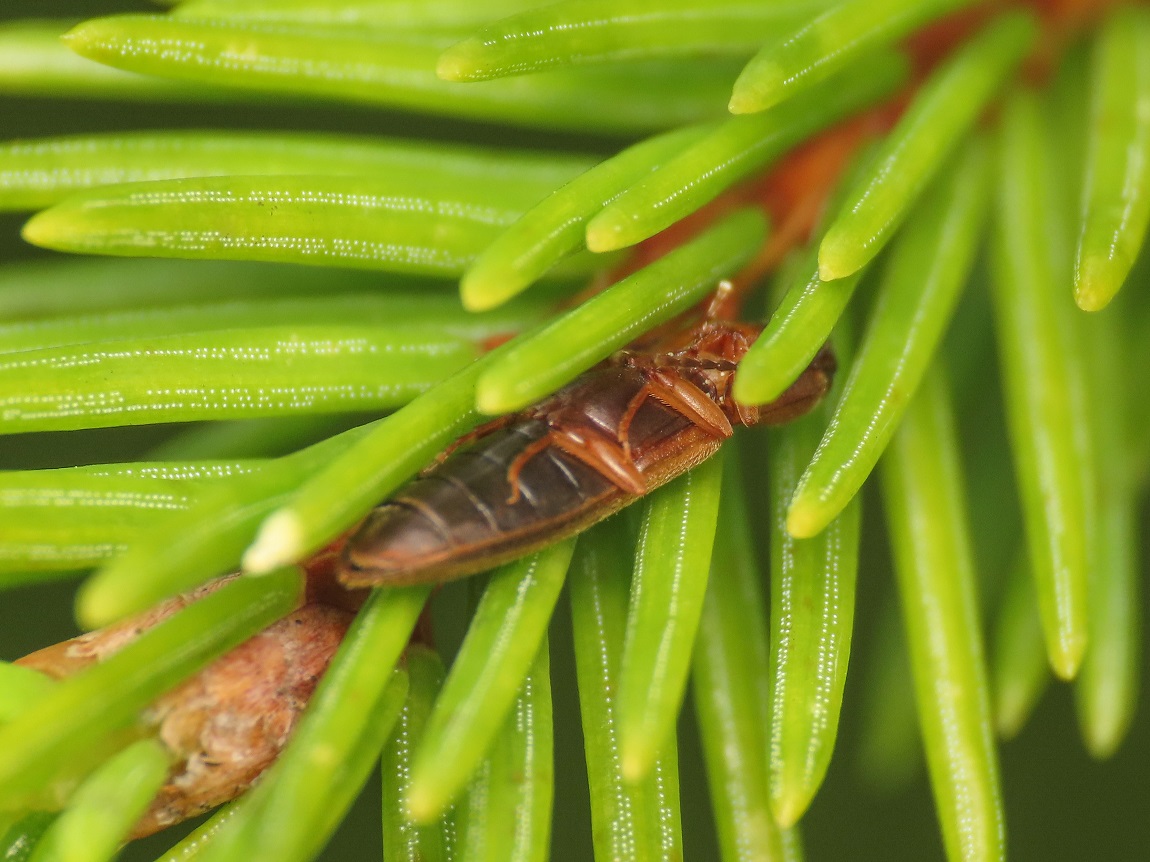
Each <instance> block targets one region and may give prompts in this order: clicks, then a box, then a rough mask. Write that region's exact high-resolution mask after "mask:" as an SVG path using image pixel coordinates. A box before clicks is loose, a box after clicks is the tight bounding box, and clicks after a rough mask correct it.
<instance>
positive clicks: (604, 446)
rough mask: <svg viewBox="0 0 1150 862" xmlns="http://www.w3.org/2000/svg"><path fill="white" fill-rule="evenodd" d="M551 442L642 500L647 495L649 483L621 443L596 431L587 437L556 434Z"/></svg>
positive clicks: (556, 432) (553, 432) (554, 433)
mask: <svg viewBox="0 0 1150 862" xmlns="http://www.w3.org/2000/svg"><path fill="white" fill-rule="evenodd" d="M551 442H553V443H554V444H555V446H556V448H558V449H561V450H562V451H563V452H565V453H567V454H568V455H570V456H571V457H572V458H578V459H579V460H580V461H582V462H583V463H584V464H586V465H587V466H588V467H590V468H591V469H593V470H595V471H597V472H599V473H601V474H602V475H603V477H604V478H606V479H609V480H610V481H611V482H613V483H614V484H615V485H617V486H618V487H619V488H620V489H621V490H623V491H626V492H627V493H628V494H634V495H635V496H636V497H641V496H642V495H643V494H646V493H647V483H646V482H645V481H644V480H643V474H642V473H640V472H639V468H638V467H636V466H635V462H634V461H632V460H631V456H630V455H629V454H628V453H627V452H624V451H623V448H622V447H621V446H620V445H619V443H618V442H617V441H615V440H612V439H611V438H610V437H608V436H606V435H605V434H600V433H597V432H596V433H591V434H588V435H587V436H586V437H583V436H575V435H573V434H564V433H562V432H559V431H552V432H551Z"/></svg>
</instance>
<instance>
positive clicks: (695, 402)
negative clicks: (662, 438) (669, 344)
mask: <svg viewBox="0 0 1150 862" xmlns="http://www.w3.org/2000/svg"><path fill="white" fill-rule="evenodd" d="M647 380H648V382H647V386H648V387H649V388H650V391H651V395H652V397H654V398H655V399H657V400H658V401H659V402H661V403H662V404H665V405H666V406H667V407H669V408H671V409H672V410H674V411H675V412H676V413H679V414H680V415H682V416H684V417H686V418H687V419H690V420H691V421H692V422H694V423H695V424H696V425H698V426H699V427H700V428H702V429H703V430H704V431H706V432H708V433H709V434H713V435H714V436H716V437H720V438H722V439H726V438H727V437H730V436H731V434H733V433H734V432H733V431H732V430H731V420H730V419H728V418H727V414H725V413H724V412H723V410H722V408H720V407H719V405H718V404H716V403H715V402H714V401H713V400H712V399H711V397H710V396H709V395H707V393H706V392H704V391H703V390H702V389H700V388H699V387H698V386H696V385H695V384H694V383H691V382H690V381H689V380H684V379H683V378H682V377H679V376H678V375H676V374H671V373H669V372H666V371H662V370H660V369H658V368H656V369H654V370H653V371H651V372H650V376H649V377H648V378H647Z"/></svg>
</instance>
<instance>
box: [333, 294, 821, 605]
mask: <svg viewBox="0 0 1150 862" xmlns="http://www.w3.org/2000/svg"><path fill="white" fill-rule="evenodd" d="M761 330H762V327H761V326H758V325H754V324H748V323H731V322H725V321H719V320H715V319H712V318H711V317H710V316H708V318H707V319H705V320H704V322H703V323H702V324H700V325H698V326H697V327H695V328H694V329H692V330H691V331H689V332H688V333H687V336H686V337H685V338H684V339H683V343H681V344H679V345H678V346H677V347H676V348H674V349H671V350H666V351H663V352H660V353H651V352H647V351H642V350H623V351H620V352H619V353H617V354H615V355H614V356H613V357H611V358H610V359H609V360H608V361H606V362H605V363H603V364H601V365H599V366H597V367H596V368H594V369H592V370H590V371H588V372H586V373H584V374H583V375H582V376H580V377H578V378H576V379H575V380H574V381H572V382H571V383H569V384H568V385H567V386H565V387H563V388H562V389H560V390H559V391H557V392H556V393H554V394H553V395H551V396H549V397H548V398H546V399H544V400H543V401H541V402H539V403H538V404H535V405H533V406H532V407H529V408H528V409H526V410H524V411H522V412H519V413H513V414H509V415H508V416H504V417H501V418H499V419H497V420H495V421H494V422H491V423H489V424H487V425H485V426H482V427H481V428H479V429H477V430H476V431H474V432H472V433H471V434H470V435H468V436H467V437H465V438H463V440H462V441H460V443H458V444H456V446H455V447H452V448H451V449H449V450H448V451H447V452H446V453H445V454H444V455H442V456H441V457H440V459H439V460H438V461H437V462H436V463H434V464H433V465H432V466H431V467H429V468H428V469H427V470H425V471H424V472H423V473H422V474H421V475H420V476H418V477H417V478H415V479H414V480H412V481H411V482H410V483H408V484H407V485H406V486H405V487H404V488H402V489H400V490H399V491H398V492H397V493H396V494H395V495H394V496H392V497H391V498H389V499H388V500H385V501H384V502H383V503H381V504H380V505H379V506H377V507H376V508H375V509H373V510H372V511H371V513H370V514H369V515H368V516H367V518H366V519H365V520H364V522H363V523H362V524H361V526H360V527H359V529H358V530H357V531H356V532H355V533H354V534H353V535H352V536H351V538H350V539H349V540H348V542H347V543H346V545H345V546H344V548H343V551H342V556H341V559H340V564H339V579H340V581H341V582H342V583H343V584H345V585H347V586H352V587H366V586H371V587H375V586H384V585H386V586H397V585H408V584H415V583H426V582H439V581H446V580H451V579H454V578H461V577H465V576H467V575H472V574H475V573H477V572H481V571H484V570H486V569H490V568H492V567H493V566H497V565H500V564H501V563H505V562H508V561H510V560H513V559H516V558H518V557H521V556H523V555H524V554H528V553H531V552H532V551H536V550H539V549H540V548H542V547H544V546H546V545H548V544H551V543H552V542H555V541H558V540H560V539H562V538H565V537H567V536H570V535H573V534H575V533H578V532H580V531H582V530H584V529H586V528H587V527H589V526H591V525H592V524H594V523H596V522H598V521H600V520H602V519H603V518H606V517H607V516H608V515H610V514H612V513H613V512H616V511H617V510H619V509H621V508H622V507H624V506H626V505H628V504H630V503H632V502H634V501H635V500H637V499H638V498H639V497H641V496H642V495H644V494H646V493H648V492H650V491H652V490H654V489H655V488H657V487H659V486H660V485H663V484H665V483H666V482H669V481H670V480H671V479H673V478H675V477H676V476H679V475H681V474H682V473H685V472H686V471H688V470H690V469H691V468H692V467H694V466H696V465H697V464H700V463H701V462H702V461H704V460H706V459H707V458H709V457H710V456H711V455H713V454H714V453H715V452H717V451H718V449H719V447H720V446H721V445H722V443H723V441H724V440H726V439H727V438H728V437H730V436H731V434H732V433H733V432H732V426H734V425H736V424H738V425H757V424H781V423H784V422H788V421H790V420H792V419H795V418H797V417H799V416H801V415H803V414H804V413H806V412H807V411H808V410H810V409H811V408H812V407H813V406H814V405H815V404H816V403H818V401H819V400H820V399H821V398H822V396H823V395H824V394H825V393H826V391H827V390H828V389H829V388H830V384H831V379H832V377H833V374H834V370H835V360H834V354H833V353H832V352H831V350H830V349H829V348H828V347H824V348H823V349H822V350H821V351H819V353H818V354H817V355H816V356H815V358H814V359H813V361H812V362H811V364H810V365H809V366H808V368H807V369H806V370H805V371H804V372H803V374H802V375H800V376H799V378H798V379H797V380H796V381H795V382H794V383H793V384H792V385H791V387H790V388H789V389H788V390H787V391H786V392H785V393H783V395H782V396H781V397H779V398H778V399H777V400H776V401H773V402H771V403H770V404H767V405H764V406H761V407H755V406H750V405H745V404H739V403H738V402H736V401H735V400H734V399H733V398H732V397H731V386H732V383H733V380H734V376H735V373H736V371H737V368H738V363H739V360H740V359H741V358H742V357H743V355H744V354H745V353H746V352H747V348H748V347H750V345H751V344H752V343H753V342H754V340H755V338H756V337H757V336H758V334H759V333H760V332H761Z"/></svg>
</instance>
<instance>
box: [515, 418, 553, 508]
mask: <svg viewBox="0 0 1150 862" xmlns="http://www.w3.org/2000/svg"><path fill="white" fill-rule="evenodd" d="M554 435H555V432H554V431H548V432H547V433H546V434H544V435H543V436H542V437H540V438H539V439H538V440H535V441H533V442H531V443H530V444H529V445H528V446H527V448H525V449H524V450H523V451H522V452H520V453H519V454H518V455H516V456H515V460H514V461H512V462H511V466H510V467H508V468H507V484H508V485H510V486H511V493H510V494H509V495H508V497H507V505H508V506H513V505H515V504H516V503H518V502H519V496H520V495H519V474H520V473H521V472H522V471H523V467H524V466H525V465H526V464H527V462H528V461H530V460H531V459H532V458H534V457H535V456H536V455H538V454H539V453H540V452H542V451H543V450H544V449H546V448H547V447H548V446H550V445H551V443H552V442H553V441H552V437H553V436H554Z"/></svg>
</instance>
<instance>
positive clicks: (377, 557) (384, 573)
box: [341, 419, 625, 586]
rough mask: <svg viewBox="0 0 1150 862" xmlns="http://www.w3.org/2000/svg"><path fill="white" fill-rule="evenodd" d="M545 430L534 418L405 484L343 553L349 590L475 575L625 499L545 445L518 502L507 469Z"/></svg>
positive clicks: (525, 475) (526, 472)
mask: <svg viewBox="0 0 1150 862" xmlns="http://www.w3.org/2000/svg"><path fill="white" fill-rule="evenodd" d="M546 433H547V425H546V424H545V423H544V422H542V421H540V420H536V419H532V420H526V421H524V422H520V423H516V424H515V425H514V426H512V427H510V428H506V429H503V430H501V431H496V432H494V433H492V434H490V435H488V436H486V437H484V438H483V439H482V440H481V441H480V442H479V443H478V444H474V445H473V446H471V447H470V448H467V449H463V450H460V451H458V452H456V453H454V454H453V455H452V456H451V457H450V458H448V459H447V460H446V461H445V462H444V463H443V464H440V465H438V466H436V467H434V468H433V469H432V470H430V471H429V472H428V473H426V474H425V475H423V476H421V477H419V478H417V479H415V480H414V481H412V482H411V483H410V484H408V485H407V486H406V487H404V488H403V489H402V490H401V491H400V492H399V493H398V494H397V495H396V496H395V497H393V498H391V499H390V500H389V501H388V502H386V503H384V504H383V505H381V506H378V507H377V508H376V509H375V510H373V511H372V513H371V514H370V515H369V516H368V518H367V520H366V521H364V523H363V525H362V526H361V527H360V529H359V531H358V532H357V534H356V540H355V541H354V542H353V543H350V544H349V545H348V546H347V548H346V549H345V551H344V565H343V567H342V571H341V580H342V581H343V582H344V583H345V584H347V585H349V586H358V585H371V586H377V585H380V584H384V583H386V584H396V585H398V584H407V583H417V582H424V581H428V580H444V579H448V578H454V577H462V576H463V575H467V574H473V573H475V572H478V571H483V570H484V569H487V568H490V567H492V566H495V565H498V564H499V563H502V562H505V561H507V560H510V559H514V558H516V557H518V556H521V555H522V554H524V553H527V552H528V551H530V550H532V549H534V548H536V547H541V546H542V545H544V544H547V543H548V542H549V541H554V537H555V535H556V532H557V531H562V532H569V531H573V529H575V528H577V526H585V525H586V523H588V521H587V519H588V517H590V518H591V520H592V521H594V520H598V519H599V518H600V517H602V516H603V511H604V510H603V507H604V503H605V501H606V499H607V498H609V497H611V496H612V495H616V496H619V497H620V498H621V499H620V505H621V503H622V498H623V497H624V496H625V495H623V494H622V492H620V491H619V490H618V488H616V487H615V486H614V485H613V484H612V483H611V482H610V481H609V480H608V479H606V478H605V477H604V476H603V475H602V474H600V473H598V472H597V471H595V470H593V469H592V468H590V467H588V466H587V465H585V464H583V463H582V462H580V461H578V460H576V459H575V458H572V457H571V456H569V455H567V454H565V453H563V452H562V451H560V450H558V449H556V448H554V447H547V448H546V449H544V450H543V451H541V452H539V453H538V454H537V455H535V456H534V457H532V458H530V459H529V460H527V461H525V462H524V463H523V465H522V469H521V472H520V474H519V497H518V499H517V500H515V502H509V499H510V497H511V490H512V489H511V486H510V483H509V482H508V479H507V476H508V471H509V469H510V466H511V464H512V462H514V460H515V459H516V457H517V456H519V455H520V453H522V452H523V450H524V449H526V448H527V447H528V446H529V445H531V444H532V443H534V442H535V441H537V440H539V439H540V438H541V437H543V435H544V434H546Z"/></svg>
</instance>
